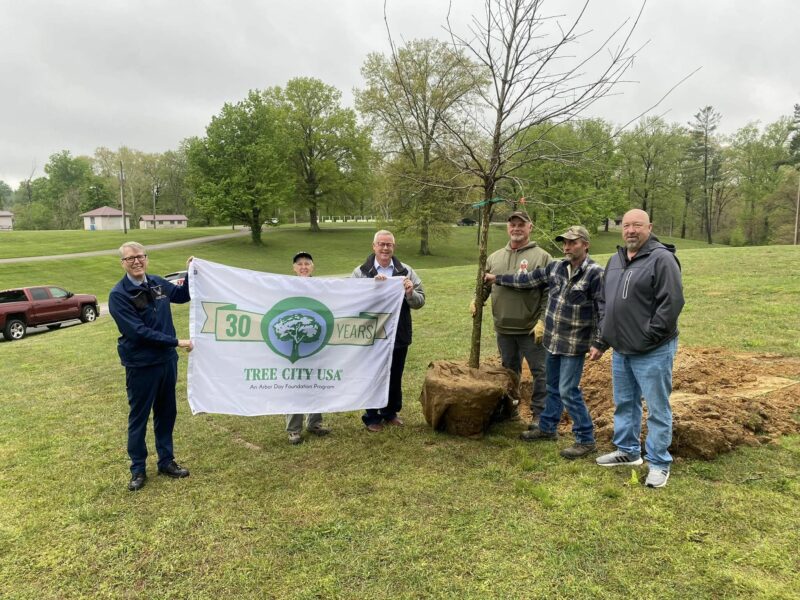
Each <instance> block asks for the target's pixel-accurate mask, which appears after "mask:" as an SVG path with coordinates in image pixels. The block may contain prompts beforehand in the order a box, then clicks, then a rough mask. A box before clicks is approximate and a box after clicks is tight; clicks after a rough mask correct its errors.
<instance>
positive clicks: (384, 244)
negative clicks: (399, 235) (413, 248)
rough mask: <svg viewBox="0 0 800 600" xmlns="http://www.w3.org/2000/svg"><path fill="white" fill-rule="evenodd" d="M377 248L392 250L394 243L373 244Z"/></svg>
mask: <svg viewBox="0 0 800 600" xmlns="http://www.w3.org/2000/svg"><path fill="white" fill-rule="evenodd" d="M375 245H376V246H377V247H378V248H394V242H375Z"/></svg>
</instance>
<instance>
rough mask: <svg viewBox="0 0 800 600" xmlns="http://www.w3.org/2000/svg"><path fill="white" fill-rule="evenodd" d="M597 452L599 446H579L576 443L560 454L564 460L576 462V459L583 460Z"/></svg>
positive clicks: (592, 444)
mask: <svg viewBox="0 0 800 600" xmlns="http://www.w3.org/2000/svg"><path fill="white" fill-rule="evenodd" d="M596 450H597V444H595V443H591V444H579V443H578V442H575V443H574V444H572V446H569V447H568V448H564V449H563V450H562V451H561V452H559V454H560V455H561V456H563V457H564V458H568V459H569V460H574V459H576V458H583V457H584V456H586V455H587V454H591V453H592V452H595V451H596Z"/></svg>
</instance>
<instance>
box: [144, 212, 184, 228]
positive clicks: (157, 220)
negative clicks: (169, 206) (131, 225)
mask: <svg viewBox="0 0 800 600" xmlns="http://www.w3.org/2000/svg"><path fill="white" fill-rule="evenodd" d="M188 225H189V219H188V218H187V216H186V215H142V216H141V217H139V229H153V227H154V226H155V229H174V228H176V227H187V226H188Z"/></svg>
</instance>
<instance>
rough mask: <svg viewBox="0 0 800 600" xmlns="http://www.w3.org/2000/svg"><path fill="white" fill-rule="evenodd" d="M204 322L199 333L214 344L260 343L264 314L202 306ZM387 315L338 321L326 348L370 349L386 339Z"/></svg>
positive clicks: (215, 304)
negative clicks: (364, 347) (210, 334)
mask: <svg viewBox="0 0 800 600" xmlns="http://www.w3.org/2000/svg"><path fill="white" fill-rule="evenodd" d="M202 306H203V312H204V313H205V316H206V320H205V322H204V323H203V327H202V329H201V330H200V333H213V334H214V336H215V338H216V340H217V341H218V342H264V341H265V340H264V338H263V337H262V334H261V321H262V319H263V318H264V314H261V313H256V312H251V311H246V310H239V309H237V308H236V305H235V304H229V303H227V302H203V303H202ZM389 317H391V313H373V312H362V313H359V314H358V316H354V317H338V318H335V319H334V321H333V332H332V335H331V338H330V340H329V341H328V343H327V344H326V345H332V346H371V345H372V344H373V343H374V342H375V340H384V339H386V330H385V328H384V327H385V325H386V322H387V321H388V320H389Z"/></svg>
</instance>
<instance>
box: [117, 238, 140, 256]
mask: <svg viewBox="0 0 800 600" xmlns="http://www.w3.org/2000/svg"><path fill="white" fill-rule="evenodd" d="M125 248H131V249H133V251H134V252H139V253H141V254H144V253H145V250H144V246H142V245H141V244H140V243H139V242H125V243H124V244H122V246H120V247H119V257H120V258H122V257H123V256H125Z"/></svg>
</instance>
